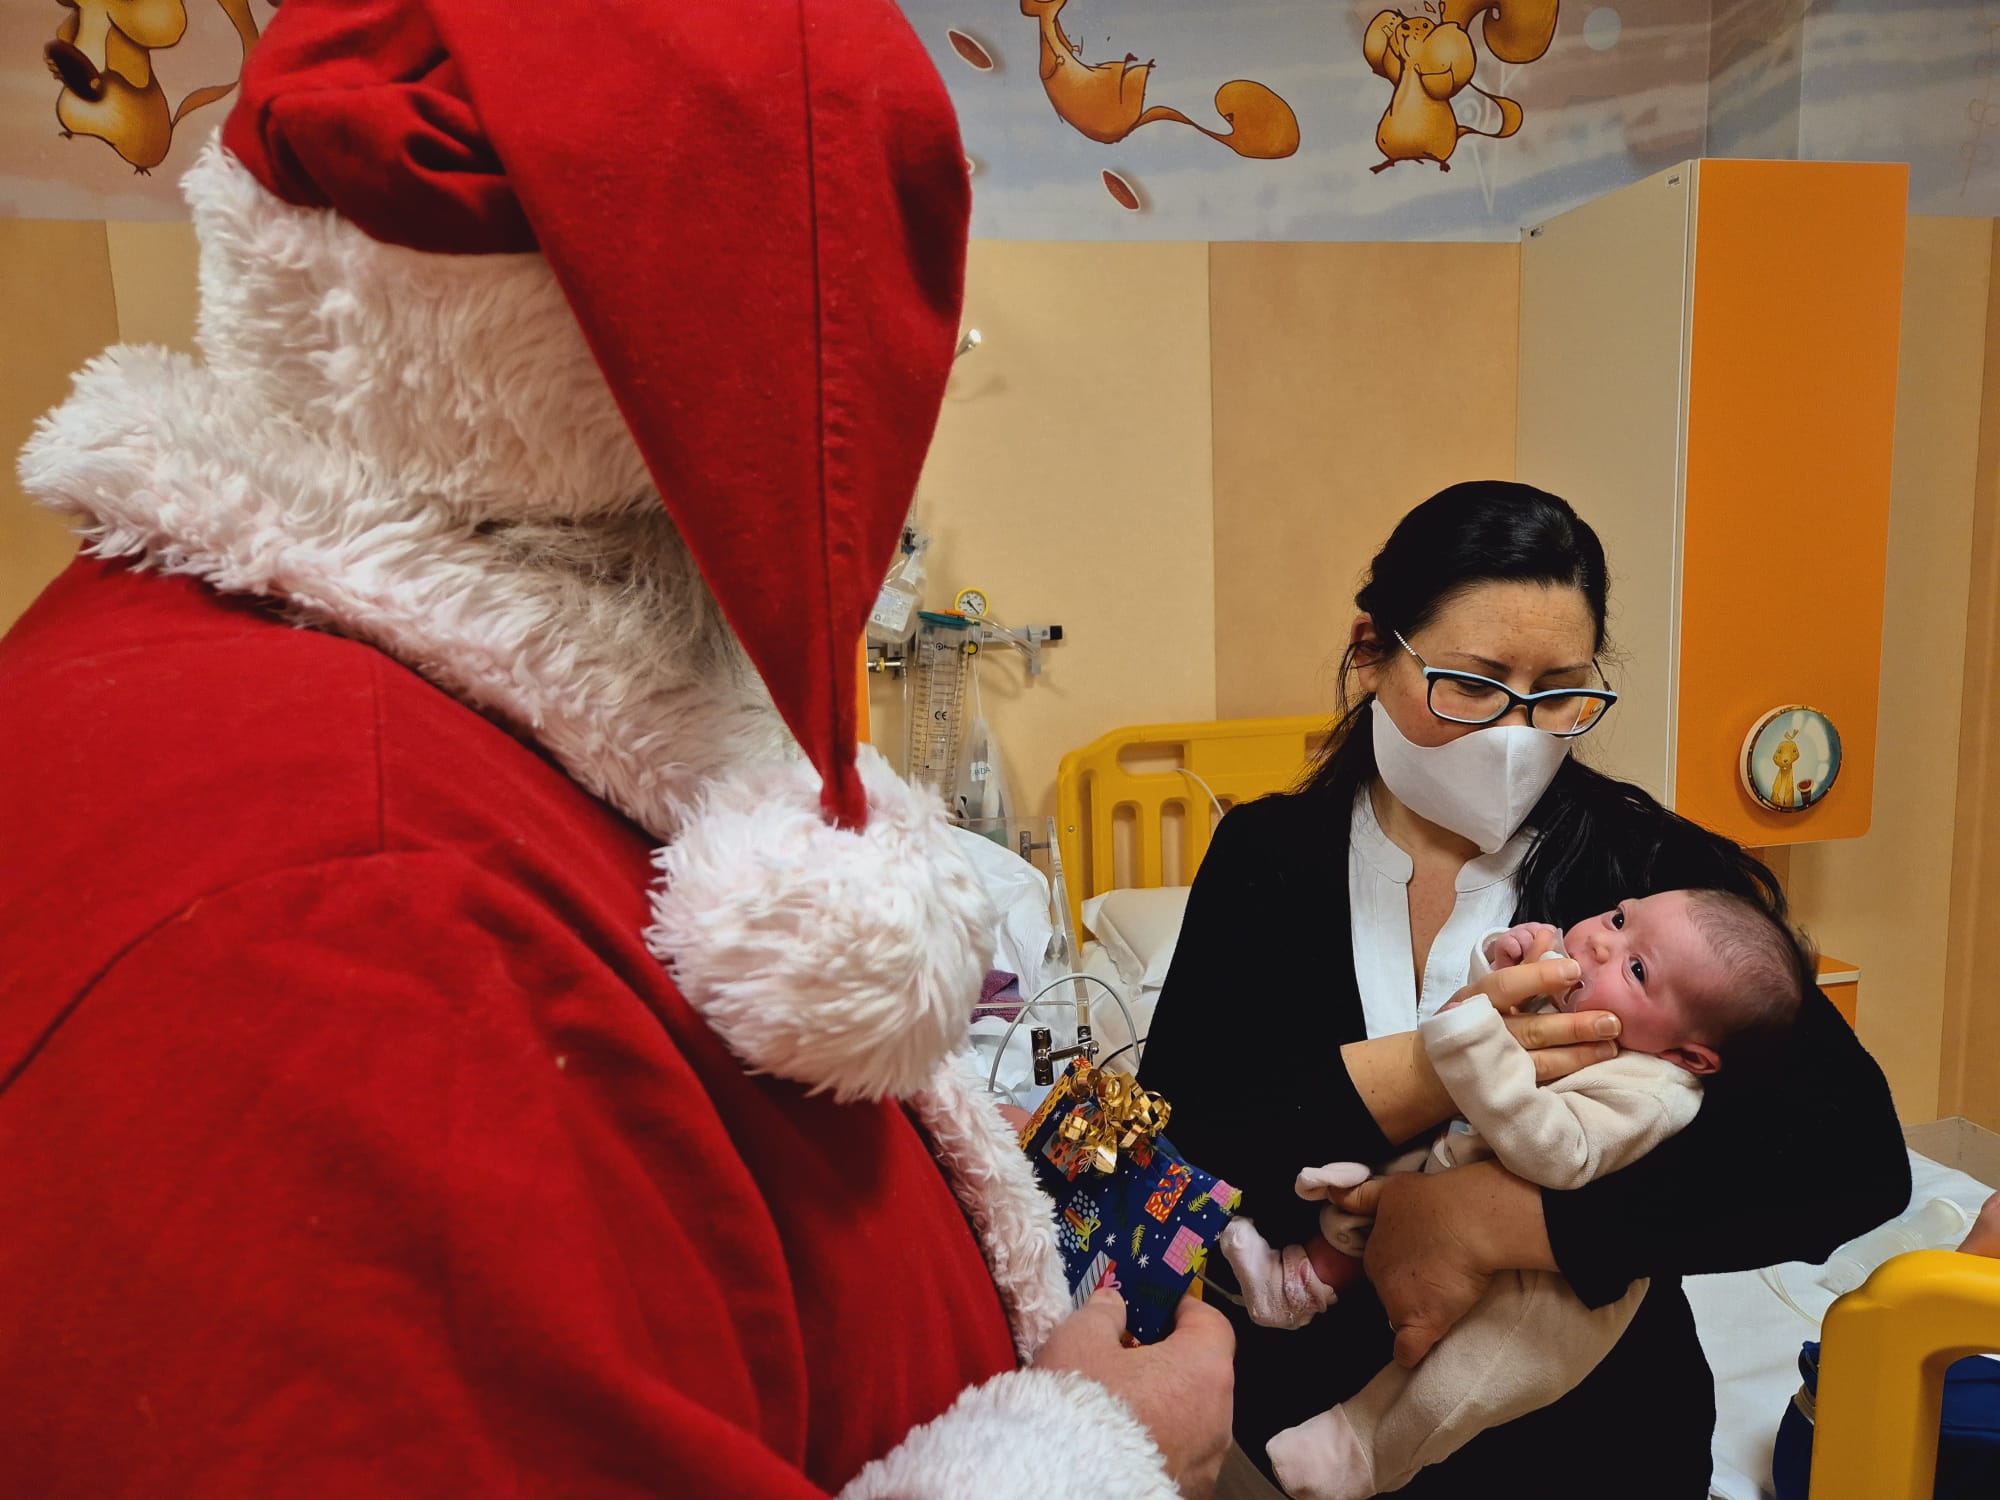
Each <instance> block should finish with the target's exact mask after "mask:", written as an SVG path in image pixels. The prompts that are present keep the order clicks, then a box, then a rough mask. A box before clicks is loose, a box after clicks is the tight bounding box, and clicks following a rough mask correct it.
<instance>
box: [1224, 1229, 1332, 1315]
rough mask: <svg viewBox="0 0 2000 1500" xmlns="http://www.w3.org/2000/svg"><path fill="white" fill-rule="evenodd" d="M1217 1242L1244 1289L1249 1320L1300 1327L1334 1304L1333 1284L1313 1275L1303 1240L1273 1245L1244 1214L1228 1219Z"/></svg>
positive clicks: (1238, 1282) (1244, 1301)
mask: <svg viewBox="0 0 2000 1500" xmlns="http://www.w3.org/2000/svg"><path fill="white" fill-rule="evenodd" d="M1217 1243H1219V1244H1220V1245H1221V1246H1222V1254H1223V1257H1224V1258H1225V1259H1226V1260H1227V1261H1228V1262H1229V1268H1230V1269H1231V1270H1232V1271H1234V1272H1235V1273H1236V1281H1237V1284H1238V1285H1239V1286H1240V1287H1241V1288H1242V1289H1243V1306H1244V1307H1245V1308H1246V1309H1247V1310H1248V1311H1249V1314H1250V1321H1251V1322H1253V1323H1256V1324H1258V1325H1259V1326H1261V1327H1264V1328H1303V1327H1304V1326H1305V1325H1306V1324H1308V1323H1310V1322H1311V1321H1312V1320H1313V1319H1314V1318H1316V1317H1318V1316H1319V1315H1320V1314H1321V1313H1323V1312H1325V1311H1326V1310H1327V1309H1328V1308H1329V1307H1331V1306H1333V1304H1334V1302H1335V1300H1336V1298H1335V1296H1334V1291H1333V1288H1332V1287H1330V1286H1328V1285H1327V1284H1326V1283H1325V1282H1323V1281H1321V1280H1320V1279H1319V1277H1318V1276H1317V1275H1315V1274H1314V1272H1313V1268H1312V1262H1311V1261H1310V1260H1309V1259H1307V1257H1306V1252H1305V1247H1304V1246H1303V1245H1287V1246H1285V1248H1284V1249H1283V1250H1273V1249H1272V1248H1271V1246H1270V1245H1269V1243H1268V1242H1266V1240H1265V1239H1264V1236H1263V1235H1261V1234H1259V1233H1258V1232H1257V1226H1256V1225H1255V1224H1253V1223H1252V1222H1251V1221H1250V1220H1248V1219H1231V1220H1230V1221H1229V1227H1228V1228H1226V1229H1224V1230H1223V1231H1222V1236H1221V1238H1220V1239H1219V1240H1218V1241H1217Z"/></svg>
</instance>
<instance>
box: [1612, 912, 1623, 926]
mask: <svg viewBox="0 0 2000 1500" xmlns="http://www.w3.org/2000/svg"><path fill="white" fill-rule="evenodd" d="M1611 925H1612V926H1613V927H1623V926H1624V925H1625V911H1624V908H1622V907H1621V908H1619V909H1618V910H1617V911H1614V912H1613V913H1612V914H1611Z"/></svg>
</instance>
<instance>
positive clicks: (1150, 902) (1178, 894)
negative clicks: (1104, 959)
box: [1083, 886, 1188, 990]
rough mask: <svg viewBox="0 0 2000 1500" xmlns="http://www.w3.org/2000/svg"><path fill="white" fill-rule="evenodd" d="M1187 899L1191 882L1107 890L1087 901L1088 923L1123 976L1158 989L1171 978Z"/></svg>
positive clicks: (1142, 987)
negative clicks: (1142, 888)
mask: <svg viewBox="0 0 2000 1500" xmlns="http://www.w3.org/2000/svg"><path fill="white" fill-rule="evenodd" d="M1187 898H1188V888H1187V887H1186V886H1163V887H1161V888H1159V889H1157V890H1150V891H1106V892H1105V893H1104V894H1103V895H1102V896H1092V897H1091V898H1090V899H1089V900H1088V901H1086V902H1084V903H1083V925H1084V926H1085V927H1087V928H1089V929H1090V932H1091V935H1092V936H1093V937H1095V938H1096V939H1097V941H1098V942H1100V943H1102V944H1103V945H1104V951H1105V952H1106V953H1107V954H1109V955H1110V957H1111V961H1112V963H1113V964H1115V965H1116V966H1117V969H1118V976H1119V978H1121V979H1123V980H1124V981H1125V982H1126V983H1127V984H1137V985H1138V986H1139V987H1140V988H1141V989H1142V990H1157V989H1159V988H1160V987H1161V986H1162V985H1164V984H1165V983H1166V982H1167V969H1168V968H1169V967H1170V966H1171V965H1172V963H1173V961H1174V944H1175V942H1176V941H1177V940H1178V939H1179V938H1180V934H1181V918H1182V917H1184V916H1185V915H1186V914H1187Z"/></svg>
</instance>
